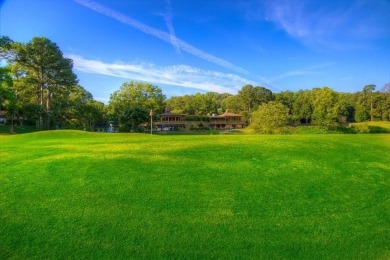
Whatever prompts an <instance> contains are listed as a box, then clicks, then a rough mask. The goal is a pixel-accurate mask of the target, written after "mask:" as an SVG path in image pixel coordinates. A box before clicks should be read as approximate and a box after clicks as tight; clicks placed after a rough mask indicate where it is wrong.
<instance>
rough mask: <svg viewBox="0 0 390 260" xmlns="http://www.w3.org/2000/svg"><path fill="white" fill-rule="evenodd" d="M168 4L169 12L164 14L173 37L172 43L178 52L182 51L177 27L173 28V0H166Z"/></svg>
mask: <svg viewBox="0 0 390 260" xmlns="http://www.w3.org/2000/svg"><path fill="white" fill-rule="evenodd" d="M165 3H166V6H167V10H166V11H167V12H166V14H164V20H165V23H166V25H167V27H168V32H169V34H170V38H171V44H172V46H173V47H174V48H175V50H176V52H177V53H180V46H179V45H178V43H177V38H176V33H175V29H174V28H173V24H172V3H171V0H165Z"/></svg>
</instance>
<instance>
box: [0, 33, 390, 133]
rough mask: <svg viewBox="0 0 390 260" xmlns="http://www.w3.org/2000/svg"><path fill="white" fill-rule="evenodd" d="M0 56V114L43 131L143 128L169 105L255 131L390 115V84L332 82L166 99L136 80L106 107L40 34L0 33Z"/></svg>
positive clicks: (328, 125) (246, 88) (124, 86)
mask: <svg viewBox="0 0 390 260" xmlns="http://www.w3.org/2000/svg"><path fill="white" fill-rule="evenodd" d="M0 59H2V60H5V61H6V65H5V66H2V67H0V80H1V82H0V83H1V84H0V111H3V112H5V113H6V116H7V118H8V121H7V122H8V123H9V124H10V125H11V126H12V127H13V126H14V125H16V124H29V125H35V126H36V127H37V128H38V129H55V128H72V127H82V128H84V129H88V130H93V129H94V127H95V126H96V125H97V124H102V125H107V124H116V125H118V126H119V128H120V130H121V131H138V130H140V129H141V127H142V125H143V124H145V123H146V122H149V119H150V112H151V110H152V111H153V117H154V119H155V120H158V115H159V114H160V113H162V112H164V110H165V109H166V108H168V109H169V110H170V111H171V112H174V113H181V114H187V115H193V116H198V117H199V116H200V117H201V116H206V115H212V114H221V113H223V112H224V111H226V109H229V110H230V111H232V112H234V113H237V114H242V115H243V118H244V120H245V121H246V123H247V125H250V126H251V127H253V129H255V130H256V131H258V132H272V129H274V128H283V127H292V126H298V125H315V126H319V127H323V128H334V127H343V126H346V125H347V124H348V123H349V122H364V121H374V120H386V121H387V120H390V83H387V84H385V85H384V86H383V87H382V88H381V89H380V90H377V89H376V86H375V85H372V84H368V85H366V86H364V87H363V88H362V90H361V91H358V92H356V93H341V92H336V91H334V90H333V89H331V88H329V87H322V88H313V89H311V90H300V91H296V92H291V91H283V92H280V93H273V92H272V91H271V90H269V89H267V88H265V87H262V86H252V85H246V86H243V87H242V88H241V90H240V91H238V93H237V94H236V95H232V94H228V93H222V94H221V93H216V92H207V93H196V94H194V95H183V96H175V97H171V98H168V99H167V98H166V97H165V95H164V94H163V93H162V91H161V89H160V88H159V87H158V86H154V85H152V84H149V83H143V82H133V81H131V82H125V83H123V84H122V86H120V88H119V90H117V91H115V92H113V93H112V94H111V96H110V100H109V103H108V104H107V105H105V104H104V103H102V102H99V101H96V100H94V98H93V96H92V94H91V93H89V92H88V91H87V90H86V89H84V88H83V87H82V86H80V85H79V84H78V80H77V77H76V75H75V74H74V72H73V62H72V60H71V59H68V58H65V57H64V56H63V54H62V52H61V50H60V49H59V47H58V46H57V45H56V44H55V43H54V42H52V41H50V40H49V39H47V38H44V37H35V38H33V39H32V40H31V41H30V42H28V43H25V44H24V43H19V42H14V41H13V40H11V39H10V38H9V37H7V36H1V37H0ZM2 64H4V63H2ZM270 129H271V130H270Z"/></svg>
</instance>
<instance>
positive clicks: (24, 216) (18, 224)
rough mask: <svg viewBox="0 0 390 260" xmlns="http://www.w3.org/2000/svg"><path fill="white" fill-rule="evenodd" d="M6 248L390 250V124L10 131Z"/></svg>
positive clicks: (98, 252) (13, 254)
mask: <svg viewBox="0 0 390 260" xmlns="http://www.w3.org/2000/svg"><path fill="white" fill-rule="evenodd" d="M0 153H1V156H0V167H1V168H0V259H4V258H5V259H7V258H12V259H26V258H36V259H47V258H60V259H61V258H75V259H80V258H92V259H95V258H98V259H100V258H120V259H126V258H147V259H156V258H158V259H161V258H185V259H194V258H195V259H197V258H222V259H225V258H228V259H230V258H236V259H241V258H244V259H245V258H256V259H285V258H295V259H318V258H326V259H333V258H336V259H389V258H390V135H386V134H378V135H336V134H334V135H286V136H280V135H272V136H267V135H216V136H212V135H210V136H208V135H201V136H197V135H188V136H184V135H176V136H174V135H165V136H164V135H153V136H150V135H147V134H103V133H87V132H78V131H46V132H36V133H30V134H24V135H2V136H0Z"/></svg>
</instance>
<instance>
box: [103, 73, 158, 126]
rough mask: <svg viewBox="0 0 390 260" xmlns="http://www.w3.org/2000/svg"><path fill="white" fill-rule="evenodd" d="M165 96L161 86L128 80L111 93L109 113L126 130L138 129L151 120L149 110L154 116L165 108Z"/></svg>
mask: <svg viewBox="0 0 390 260" xmlns="http://www.w3.org/2000/svg"><path fill="white" fill-rule="evenodd" d="M164 102H165V96H164V95H163V94H162V91H161V89H160V88H159V87H157V86H153V85H151V84H149V83H142V82H134V81H131V82H126V83H123V84H122V86H121V87H120V89H119V90H117V91H115V92H114V93H112V94H111V97H110V102H109V106H108V110H109V115H110V116H111V117H112V119H113V120H115V121H116V122H118V123H119V125H120V127H121V128H122V129H125V130H130V131H136V130H138V128H139V125H140V124H142V123H145V122H148V121H149V112H150V110H151V109H153V111H154V116H155V117H157V116H158V114H159V113H161V112H162V111H163V110H164V105H165V103H164Z"/></svg>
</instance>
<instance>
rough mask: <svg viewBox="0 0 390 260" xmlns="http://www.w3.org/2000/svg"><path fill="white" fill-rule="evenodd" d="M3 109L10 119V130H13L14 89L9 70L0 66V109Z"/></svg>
mask: <svg viewBox="0 0 390 260" xmlns="http://www.w3.org/2000/svg"><path fill="white" fill-rule="evenodd" d="M2 108H3V109H5V111H6V116H7V118H9V119H10V121H11V124H10V125H11V128H10V131H11V132H14V118H15V114H16V113H17V111H18V107H17V97H16V91H15V89H14V84H13V80H12V77H11V73H10V70H9V69H7V68H3V67H0V110H1V109H2Z"/></svg>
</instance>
